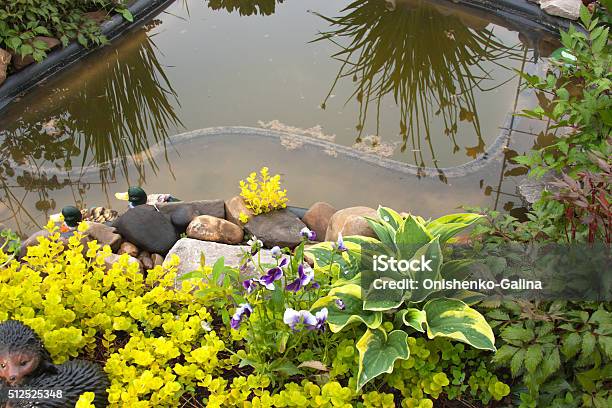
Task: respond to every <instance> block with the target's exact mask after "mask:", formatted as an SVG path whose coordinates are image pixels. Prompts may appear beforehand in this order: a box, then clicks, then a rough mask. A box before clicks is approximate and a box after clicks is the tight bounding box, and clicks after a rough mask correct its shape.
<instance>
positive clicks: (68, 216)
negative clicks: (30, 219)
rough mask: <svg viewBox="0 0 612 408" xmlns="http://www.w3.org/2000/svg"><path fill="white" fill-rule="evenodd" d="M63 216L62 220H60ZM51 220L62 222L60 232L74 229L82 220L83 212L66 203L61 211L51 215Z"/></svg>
mask: <svg viewBox="0 0 612 408" xmlns="http://www.w3.org/2000/svg"><path fill="white" fill-rule="evenodd" d="M62 217H63V222H62ZM51 221H53V222H62V225H61V226H60V232H61V233H66V232H70V231H74V230H75V229H76V227H78V226H79V223H80V222H81V221H83V214H81V210H79V209H78V208H76V207H74V206H72V205H68V206H66V207H64V208H62V212H61V213H59V214H53V215H52V216H51Z"/></svg>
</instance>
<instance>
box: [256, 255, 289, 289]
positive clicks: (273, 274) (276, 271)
mask: <svg viewBox="0 0 612 408" xmlns="http://www.w3.org/2000/svg"><path fill="white" fill-rule="evenodd" d="M285 265H287V258H283V260H282V261H280V263H279V264H278V266H275V267H274V268H271V269H269V270H268V272H267V273H266V274H265V275H264V276H262V277H261V279H258V280H257V282H259V283H261V284H262V285H263V286H265V287H266V289H268V290H274V281H277V280H279V279H280V278H282V277H283V269H282V268H283V266H285Z"/></svg>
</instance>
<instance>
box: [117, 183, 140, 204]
mask: <svg viewBox="0 0 612 408" xmlns="http://www.w3.org/2000/svg"><path fill="white" fill-rule="evenodd" d="M115 197H116V198H118V199H119V200H124V201H125V200H127V201H129V202H130V207H136V206H139V205H144V204H146V203H147V193H145V191H144V190H143V189H142V188H140V187H130V188H129V189H128V191H127V192H126V193H117V194H115Z"/></svg>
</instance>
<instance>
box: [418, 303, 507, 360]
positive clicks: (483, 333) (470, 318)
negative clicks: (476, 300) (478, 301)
mask: <svg viewBox="0 0 612 408" xmlns="http://www.w3.org/2000/svg"><path fill="white" fill-rule="evenodd" d="M423 311H424V312H425V315H426V319H427V336H428V337H429V338H430V339H433V338H435V337H448V338H451V339H454V340H458V341H462V342H464V343H467V344H469V345H471V346H472V347H475V348H477V349H483V350H492V351H495V350H496V348H495V336H494V335H493V330H491V326H489V324H488V323H487V321H486V320H485V318H484V316H483V315H481V314H480V313H479V312H477V311H476V310H474V309H472V308H471V307H469V306H468V305H466V304H465V303H464V302H462V301H460V300H457V299H447V298H439V299H433V300H430V301H429V302H427V303H426V304H425V306H424V307H423Z"/></svg>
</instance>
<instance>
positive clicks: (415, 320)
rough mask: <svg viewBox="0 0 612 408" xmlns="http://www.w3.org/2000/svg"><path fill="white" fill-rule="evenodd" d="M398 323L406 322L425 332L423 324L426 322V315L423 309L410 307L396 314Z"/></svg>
mask: <svg viewBox="0 0 612 408" xmlns="http://www.w3.org/2000/svg"><path fill="white" fill-rule="evenodd" d="M395 321H396V323H397V325H399V324H404V325H406V326H410V327H412V328H413V329H415V330H418V331H420V332H421V333H424V332H425V328H424V327H423V325H424V324H425V323H426V315H425V312H424V311H423V310H419V309H415V308H412V307H411V308H408V309H403V310H400V311H399V312H397V314H396V315H395Z"/></svg>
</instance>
